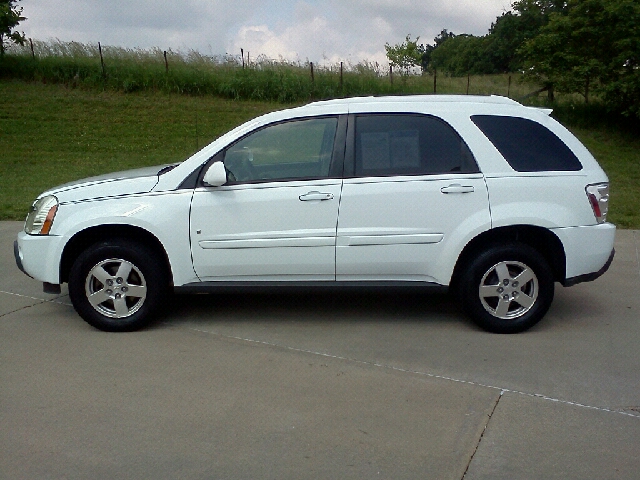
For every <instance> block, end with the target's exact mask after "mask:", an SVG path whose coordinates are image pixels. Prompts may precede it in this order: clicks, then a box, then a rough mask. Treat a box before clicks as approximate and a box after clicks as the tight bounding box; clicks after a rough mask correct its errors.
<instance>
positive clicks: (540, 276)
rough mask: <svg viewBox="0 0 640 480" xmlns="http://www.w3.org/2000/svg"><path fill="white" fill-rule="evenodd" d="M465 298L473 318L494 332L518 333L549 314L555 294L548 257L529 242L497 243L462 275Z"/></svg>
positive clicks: (473, 261)
mask: <svg viewBox="0 0 640 480" xmlns="http://www.w3.org/2000/svg"><path fill="white" fill-rule="evenodd" d="M460 294H461V300H462V303H463V306H464V309H465V311H466V312H467V314H468V315H469V316H470V317H471V319H472V320H473V321H474V322H475V323H476V324H478V325H479V326H480V327H481V328H483V329H484V330H487V331H489V332H493V333H518V332H523V331H525V330H527V329H528V328H531V327H532V326H533V325H535V324H536V323H538V322H539V321H540V320H541V319H542V317H544V315H545V314H546V313H547V311H548V310H549V307H550V306H551V302H552V301H553V294H554V278H553V272H552V271H551V268H550V267H549V264H548V262H547V260H546V259H545V258H544V257H543V256H542V255H541V254H540V253H539V252H538V251H537V250H535V249H533V248H531V247H529V246H528V245H524V244H519V243H511V244H507V245H501V246H493V247H491V248H489V249H487V250H485V251H484V252H482V253H481V254H480V255H478V256H477V257H476V258H475V259H474V260H472V261H471V262H470V263H469V265H468V267H467V268H466V269H465V271H464V272H463V274H462V279H461V284H460Z"/></svg>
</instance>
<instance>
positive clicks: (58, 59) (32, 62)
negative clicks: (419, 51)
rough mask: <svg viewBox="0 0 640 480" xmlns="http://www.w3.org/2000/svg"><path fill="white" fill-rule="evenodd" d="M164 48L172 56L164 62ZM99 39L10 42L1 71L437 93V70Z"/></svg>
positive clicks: (513, 89)
mask: <svg viewBox="0 0 640 480" xmlns="http://www.w3.org/2000/svg"><path fill="white" fill-rule="evenodd" d="M165 53H166V62H167V63H165ZM102 57H103V61H104V70H103V67H102V63H103V62H102V61H101V57H100V51H99V48H98V45H97V44H95V45H94V44H82V43H78V42H60V41H55V40H54V41H49V42H41V41H35V42H34V51H33V54H32V52H31V49H30V46H28V45H25V46H23V47H21V46H12V47H11V50H10V53H9V54H8V55H5V56H4V57H0V77H3V78H5V79H7V78H10V79H20V80H23V81H38V82H46V83H63V84H66V85H69V86H74V87H77V88H81V89H96V88H98V89H101V90H109V91H121V92H126V93H132V92H139V91H149V90H153V91H162V92H165V93H187V94H192V95H205V94H206V95H215V96H219V97H223V98H230V99H235V100H257V101H275V102H281V103H292V102H301V103H302V102H307V101H309V100H314V99H327V98H336V97H351V96H357V95H389V94H410V93H433V91H434V77H433V76H432V75H401V74H400V73H399V72H397V71H396V72H394V74H393V75H392V76H390V75H389V71H388V70H387V67H385V68H382V67H381V66H380V65H378V64H376V63H371V62H366V61H364V62H360V63H358V64H352V63H348V62H347V63H344V64H342V65H341V64H340V63H337V64H325V65H314V70H313V71H314V74H313V79H312V76H311V64H310V63H309V62H288V61H285V60H276V61H274V60H270V59H267V58H264V57H258V58H257V59H255V60H252V61H251V63H250V64H248V65H246V68H243V64H242V60H241V58H240V56H230V55H224V56H206V55H202V54H200V53H199V52H196V51H187V52H175V51H168V52H163V51H162V50H160V49H157V48H155V49H147V50H145V49H126V48H120V47H112V46H102ZM436 80H437V81H436V86H437V93H470V94H482V95H486V94H499V95H507V94H510V95H511V96H512V97H513V98H519V97H523V96H524V95H526V94H527V93H529V92H530V91H532V90H535V89H536V88H535V86H531V85H527V84H524V83H522V82H521V81H520V76H519V75H512V76H509V75H492V76H471V77H448V76H445V75H442V74H440V75H438V76H437V79H436Z"/></svg>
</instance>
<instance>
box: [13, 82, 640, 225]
mask: <svg viewBox="0 0 640 480" xmlns="http://www.w3.org/2000/svg"><path fill="white" fill-rule="evenodd" d="M439 78H440V77H439ZM504 79H505V77H502V76H496V77H489V78H485V79H483V82H484V83H485V84H486V85H491V83H492V82H494V86H497V85H501V84H502V83H503V80H504ZM466 81H467V80H466V79H464V82H463V83H462V88H463V90H462V91H460V90H458V93H465V90H466ZM472 81H473V77H472ZM478 83H480V82H478ZM454 87H460V85H458V84H455V85H454V84H451V85H449V87H448V88H451V89H452V90H454V91H455V88H454ZM443 88H444V87H443ZM490 88H491V87H490ZM471 93H474V92H471ZM477 93H483V92H477ZM484 93H490V92H484ZM496 93H499V92H496ZM504 93H506V92H504ZM286 106H287V104H282V103H278V102H273V101H272V102H258V101H237V100H229V99H223V98H217V97H214V96H190V95H177V94H170V93H166V92H164V91H161V90H144V91H139V92H134V93H123V92H122V91H117V90H110V89H105V90H101V89H88V88H72V86H71V85H65V84H43V83H41V82H23V81H8V80H0V219H2V220H22V219H23V218H24V216H25V215H26V212H27V209H28V208H29V205H30V204H31V202H32V201H33V199H34V198H35V196H36V195H38V194H39V193H40V192H42V191H43V190H45V189H47V188H50V187H53V186H55V185H58V184H61V183H64V182H68V181H71V180H75V179H78V178H83V177H87V176H93V175H97V174H100V173H105V172H110V171H117V170H123V169H127V168H135V167H138V166H145V165H158V164H163V163H171V162H177V161H181V160H183V159H185V158H187V157H188V156H189V155H190V154H192V153H193V152H195V151H196V150H197V149H198V148H202V147H203V146H204V145H205V144H207V143H209V142H210V141H211V140H213V139H214V138H216V137H218V136H219V135H221V134H222V133H224V132H226V131H228V130H229V129H231V128H232V127H234V126H236V125H238V124H240V123H242V122H244V121H245V120H247V119H249V118H253V117H255V116H257V115H259V114H261V113H265V112H268V111H272V110H277V109H280V108H284V107H286ZM558 114H559V116H560V119H561V120H565V122H566V121H569V122H570V123H572V124H573V125H574V126H571V125H570V127H571V129H572V130H573V131H574V132H575V133H576V135H577V136H578V137H579V138H580V139H581V140H582V141H583V142H584V143H585V145H586V146H587V147H588V148H589V149H590V150H591V152H592V153H593V154H594V155H595V156H596V158H597V159H598V161H599V162H600V164H601V165H602V166H603V168H604V169H605V171H606V172H607V174H608V175H609V177H610V180H611V195H612V197H611V206H610V216H609V219H610V220H611V221H612V222H614V223H616V224H618V225H619V226H620V227H623V228H640V137H639V136H638V135H637V134H634V132H632V131H630V130H629V129H625V128H623V127H621V126H620V125H617V124H613V126H612V125H610V124H609V123H606V122H605V123H603V122H602V121H600V122H595V123H593V122H591V123H588V122H584V121H583V122H580V121H578V119H579V118H583V119H584V118H586V117H588V116H589V115H592V113H591V114H590V113H588V112H583V113H582V114H579V115H577V116H576V113H575V112H573V113H572V114H571V115H573V117H572V116H571V115H569V114H568V113H567V111H566V110H563V109H562V108H560V109H559V110H558ZM625 132H626V133H625Z"/></svg>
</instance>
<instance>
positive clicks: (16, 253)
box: [13, 240, 33, 278]
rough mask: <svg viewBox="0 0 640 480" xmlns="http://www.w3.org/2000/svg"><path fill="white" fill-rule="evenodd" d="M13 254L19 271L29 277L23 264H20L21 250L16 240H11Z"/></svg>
mask: <svg viewBox="0 0 640 480" xmlns="http://www.w3.org/2000/svg"><path fill="white" fill-rule="evenodd" d="M13 256H14V257H16V265H17V266H18V268H19V269H20V271H21V272H22V273H24V274H25V275H27V276H29V277H31V275H29V274H28V273H27V271H26V270H25V269H24V266H23V265H22V252H21V251H20V247H19V246H18V240H14V241H13ZM31 278H33V277H31Z"/></svg>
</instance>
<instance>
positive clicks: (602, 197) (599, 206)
mask: <svg viewBox="0 0 640 480" xmlns="http://www.w3.org/2000/svg"><path fill="white" fill-rule="evenodd" d="M585 190H586V192H587V197H588V198H589V203H591V208H593V214H594V215H595V216H596V220H597V221H598V223H604V222H606V221H607V212H608V211H609V184H608V183H594V184H593V185H587V187H586V188H585Z"/></svg>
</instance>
